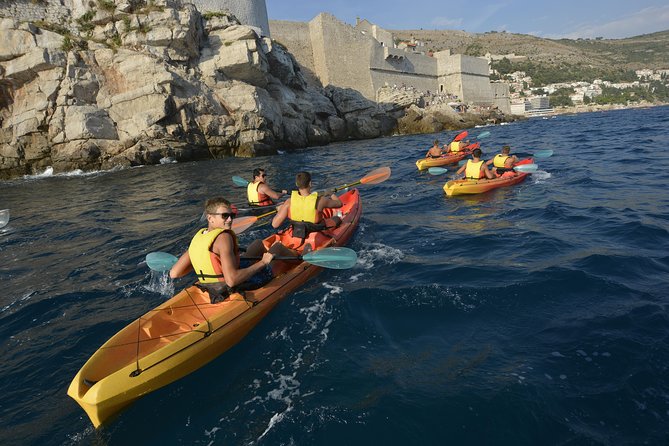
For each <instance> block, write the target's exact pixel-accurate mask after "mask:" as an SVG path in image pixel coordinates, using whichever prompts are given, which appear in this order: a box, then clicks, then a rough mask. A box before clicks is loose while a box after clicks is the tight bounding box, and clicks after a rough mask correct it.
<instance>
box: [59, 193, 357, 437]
mask: <svg viewBox="0 0 669 446" xmlns="http://www.w3.org/2000/svg"><path fill="white" fill-rule="evenodd" d="M340 199H341V200H342V202H343V203H344V206H343V207H342V208H340V209H337V211H341V212H342V214H343V215H342V223H341V225H339V226H338V227H337V228H334V229H331V230H328V231H323V232H319V233H312V234H310V235H309V237H308V238H307V240H306V242H307V243H310V244H311V245H312V247H313V249H314V250H318V249H320V248H325V247H330V246H342V245H344V244H346V243H347V242H348V240H349V239H350V238H351V236H352V235H353V232H354V231H355V228H356V227H357V226H358V222H359V220H360V215H361V213H362V205H361V203H360V194H359V192H358V190H357V189H352V190H350V191H348V192H347V193H345V194H343V195H342V196H341V197H340ZM277 239H278V240H280V241H281V242H282V243H284V244H285V245H286V246H289V247H294V248H298V249H297V250H298V251H299V252H301V249H302V246H298V245H300V244H301V241H302V240H301V239H296V238H293V237H292V236H291V234H290V231H286V233H284V234H282V235H272V236H270V237H268V238H267V239H265V240H264V243H265V244H271V243H272V242H273V241H275V240H277ZM282 267H283V268H282V270H283V271H285V272H283V273H282V274H280V275H278V276H277V277H275V278H274V279H272V280H271V281H270V282H269V283H267V284H266V285H264V286H263V287H262V288H259V289H257V290H253V291H246V292H245V293H244V294H243V295H242V294H240V293H234V294H232V295H230V297H229V298H227V299H225V300H224V301H222V302H220V303H216V304H212V303H211V301H210V298H209V295H208V293H207V292H206V291H202V290H201V289H199V288H197V287H195V286H191V287H188V288H186V289H184V290H183V291H181V292H179V293H178V294H176V295H175V296H174V297H172V298H171V299H169V300H168V301H166V302H164V303H163V304H161V305H159V306H158V307H156V308H154V309H153V310H151V311H149V312H147V313H146V314H144V315H143V316H141V317H140V318H139V319H137V320H135V321H133V322H131V323H130V324H129V325H127V326H126V327H125V328H123V329H122V330H121V331H119V332H118V333H117V334H115V335H114V336H113V337H112V338H111V339H109V340H108V341H107V342H106V343H105V344H104V345H102V346H101V347H100V348H99V349H98V350H97V351H96V352H95V353H94V354H93V356H91V357H90V359H89V360H88V361H87V362H86V363H85V364H84V366H83V367H82V368H81V370H79V372H78V373H77V375H76V376H75V377H74V379H73V380H72V383H71V384H70V387H69V388H68V391H67V394H68V395H69V396H70V397H72V398H73V399H74V400H75V401H76V402H77V403H78V404H79V405H80V406H81V407H82V408H83V409H84V410H85V411H86V413H87V414H88V416H89V418H90V420H91V422H92V423H93V425H94V426H95V427H98V426H100V425H102V424H104V423H105V422H108V421H109V420H110V419H111V418H113V417H114V416H115V415H117V414H118V413H119V412H120V411H121V410H123V409H124V408H125V407H127V406H128V405H129V404H131V403H132V402H133V401H135V400H136V399H138V398H140V397H141V396H143V395H145V394H147V393H150V392H152V391H154V390H156V389H159V388H161V387H163V386H166V385H168V384H170V383H172V382H174V381H176V380H178V379H180V378H182V377H184V376H186V375H188V374H189V373H191V372H193V371H195V370H197V369H199V368H200V367H202V366H203V365H205V364H206V363H208V362H210V361H212V360H213V359H215V358H217V357H218V356H219V355H221V354H222V353H223V352H225V351H226V350H228V349H229V348H230V347H232V346H233V345H235V344H236V343H237V342H239V341H240V340H241V339H242V338H243V337H244V336H245V335H246V334H247V333H248V332H249V331H251V329H253V327H255V326H256V325H257V324H258V323H259V322H260V321H261V320H262V319H263V318H264V317H265V316H266V315H267V314H268V313H269V312H270V310H272V309H273V308H274V306H276V305H277V304H278V303H279V302H280V301H281V300H282V299H283V298H284V297H285V296H286V295H288V294H289V293H292V292H293V291H295V290H296V289H297V288H298V287H300V286H301V285H302V284H304V283H305V282H306V281H307V280H309V279H310V278H311V277H313V276H315V275H316V274H318V273H319V272H320V271H321V270H322V268H320V267H318V266H314V265H310V264H308V263H306V262H302V261H299V260H293V261H283V262H282Z"/></svg>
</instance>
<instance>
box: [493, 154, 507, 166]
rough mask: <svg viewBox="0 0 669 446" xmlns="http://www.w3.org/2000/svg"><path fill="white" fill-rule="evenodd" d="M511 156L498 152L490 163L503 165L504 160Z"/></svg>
mask: <svg viewBox="0 0 669 446" xmlns="http://www.w3.org/2000/svg"><path fill="white" fill-rule="evenodd" d="M509 158H511V157H510V156H509V155H502V154H501V153H498V154H497V155H495V157H494V158H493V161H492V165H493V166H495V167H504V165H505V164H506V160H508V159H509Z"/></svg>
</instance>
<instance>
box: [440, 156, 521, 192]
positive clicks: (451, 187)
mask: <svg viewBox="0 0 669 446" xmlns="http://www.w3.org/2000/svg"><path fill="white" fill-rule="evenodd" d="M531 163H532V158H526V159H524V160H522V161H519V162H518V163H516V164H515V165H516V166H518V165H522V164H531ZM528 175H529V174H528V173H526V172H513V171H511V172H506V173H504V175H502V176H501V177H498V178H493V179H487V178H483V179H479V180H468V179H462V180H451V181H449V182H447V183H446V184H445V185H444V192H446V195H448V196H449V197H452V196H456V195H472V194H481V193H484V192H488V191H490V190H493V189H497V188H499V187H508V186H513V185H514V184H518V183H520V182H522V181H524V180H525V178H526V177H527V176H528Z"/></svg>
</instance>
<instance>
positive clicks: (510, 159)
mask: <svg viewBox="0 0 669 446" xmlns="http://www.w3.org/2000/svg"><path fill="white" fill-rule="evenodd" d="M510 152H511V147H509V146H504V147H502V152H501V153H498V154H497V155H495V156H494V157H493V158H492V159H490V160H488V161H486V163H485V165H486V166H489V165H491V164H492V165H493V167H495V168H496V169H493V173H494V174H495V175H496V176H498V177H499V176H502V175H503V174H504V173H505V172H511V171H513V165H514V164H516V163H517V162H518V157H517V156H516V155H509V153H510Z"/></svg>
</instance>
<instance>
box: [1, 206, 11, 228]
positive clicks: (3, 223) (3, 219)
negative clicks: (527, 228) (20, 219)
mask: <svg viewBox="0 0 669 446" xmlns="http://www.w3.org/2000/svg"><path fill="white" fill-rule="evenodd" d="M7 223H9V209H3V210H1V211H0V228H4V227H5V226H7Z"/></svg>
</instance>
